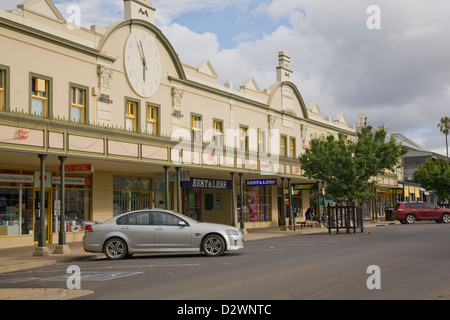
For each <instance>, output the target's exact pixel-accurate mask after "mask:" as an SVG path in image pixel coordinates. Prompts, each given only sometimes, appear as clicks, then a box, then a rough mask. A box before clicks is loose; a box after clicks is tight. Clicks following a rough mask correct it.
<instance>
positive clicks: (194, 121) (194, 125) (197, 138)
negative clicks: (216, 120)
mask: <svg viewBox="0 0 450 320" xmlns="http://www.w3.org/2000/svg"><path fill="white" fill-rule="evenodd" d="M191 129H192V141H193V142H200V143H201V142H202V139H203V137H202V118H201V117H200V116H198V115H193V116H192V117H191Z"/></svg>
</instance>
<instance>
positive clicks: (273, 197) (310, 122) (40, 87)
mask: <svg viewBox="0 0 450 320" xmlns="http://www.w3.org/2000/svg"><path fill="white" fill-rule="evenodd" d="M155 14H156V10H155V9H154V8H153V7H152V5H151V3H150V2H148V1H145V0H143V1H138V0H125V1H124V20H121V21H117V22H115V23H113V24H111V25H110V26H108V27H106V28H102V27H98V26H92V27H91V28H90V29H85V28H80V27H78V26H76V25H72V24H70V23H68V22H67V21H66V20H65V19H64V18H63V16H62V15H61V13H60V12H59V11H58V10H57V8H56V7H55V6H54V4H53V3H52V2H51V1H50V0H28V1H25V2H23V3H21V4H18V5H17V8H16V9H12V10H9V11H0V79H1V82H0V103H1V105H0V154H1V156H0V220H1V223H0V247H13V246H23V245H30V244H33V243H34V241H37V234H38V230H39V226H40V222H39V221H41V220H40V219H38V217H40V216H44V217H45V226H46V241H48V242H49V243H56V242H58V232H59V231H60V228H61V227H60V223H59V218H60V216H61V206H62V207H63V210H64V213H65V220H66V223H65V225H64V227H63V228H64V229H65V232H66V235H67V242H70V241H79V240H81V238H82V234H83V232H82V230H83V226H84V225H83V222H84V221H87V220H97V221H104V220H106V219H108V218H110V217H112V216H114V215H117V214H120V213H123V212H126V211H128V210H135V209H144V208H169V209H174V210H177V211H180V212H182V213H184V214H186V215H188V216H191V217H194V218H196V219H199V220H200V221H209V222H219V223H224V224H234V225H241V226H243V227H244V228H255V227H268V226H286V225H288V224H289V223H291V219H290V218H291V216H292V217H293V218H294V219H303V218H304V217H303V215H304V211H305V210H306V208H307V207H308V206H309V203H310V201H311V200H312V199H313V198H314V197H317V193H318V190H317V182H316V181H310V180H308V179H306V178H305V177H303V176H302V170H301V167H300V165H299V162H298V159H297V158H298V155H299V154H301V153H302V152H303V150H304V149H305V148H306V146H307V145H308V142H309V140H310V139H311V137H312V136H314V135H320V134H336V135H337V134H338V133H339V132H343V133H345V134H347V135H348V136H349V137H355V135H356V130H355V127H354V126H353V125H351V126H349V124H348V123H347V120H346V117H345V115H344V114H338V115H337V116H336V118H335V119H334V120H331V119H329V118H325V119H324V118H323V117H322V113H321V110H320V108H319V106H318V105H317V104H314V105H312V106H310V107H309V108H307V107H306V105H305V103H304V101H303V98H302V96H301V93H300V91H299V89H298V88H297V86H296V85H295V84H294V83H293V82H292V80H291V79H292V74H293V71H292V70H291V66H290V55H289V53H288V52H287V51H280V52H279V53H278V64H276V63H274V66H276V71H277V72H276V74H277V77H276V79H274V84H273V85H272V86H271V87H269V88H267V89H260V88H259V86H258V84H257V82H256V80H255V79H254V78H251V77H250V78H248V79H247V80H245V81H244V82H243V84H242V85H240V86H239V87H233V85H232V84H231V83H230V82H226V83H225V84H224V85H221V84H219V82H218V80H217V79H218V75H217V73H216V71H215V70H214V67H213V66H212V64H211V63H210V61H202V62H199V64H198V65H197V66H195V67H194V66H188V65H186V64H183V63H182V61H181V60H180V57H179V56H178V55H177V53H176V49H175V48H174V47H173V46H172V44H171V43H170V42H169V40H168V39H167V38H166V37H165V36H164V34H163V33H162V32H161V30H160V29H158V27H156V26H155V19H154V17H155ZM274 58H276V53H274ZM274 62H275V59H274ZM230 68H239V66H237V65H233V66H230ZM61 167H63V168H64V170H63V171H64V174H65V177H64V189H65V195H64V200H63V201H62V200H61V192H60V189H61V185H62V183H61V180H62V179H61V176H60V170H61ZM42 177H44V179H42ZM289 186H290V187H291V190H292V192H291V193H289V192H286V191H285V192H282V191H281V190H283V189H284V190H287V189H288V187H289ZM43 189H44V190H45V191H43ZM289 194H290V195H291V197H292V198H291V199H290V201H291V202H290V205H285V203H286V201H288V200H289ZM241 195H242V197H241ZM241 208H242V216H243V221H242V223H241V219H240V218H241ZM41 212H42V214H41Z"/></svg>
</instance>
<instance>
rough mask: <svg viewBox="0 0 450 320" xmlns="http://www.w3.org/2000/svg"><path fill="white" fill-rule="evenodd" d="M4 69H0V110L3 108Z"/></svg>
mask: <svg viewBox="0 0 450 320" xmlns="http://www.w3.org/2000/svg"><path fill="white" fill-rule="evenodd" d="M5 87H6V70H3V69H0V110H5Z"/></svg>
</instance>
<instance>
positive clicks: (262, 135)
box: [258, 129, 267, 154]
mask: <svg viewBox="0 0 450 320" xmlns="http://www.w3.org/2000/svg"><path fill="white" fill-rule="evenodd" d="M266 136H267V135H266V130H265V129H258V153H259V154H267V139H266Z"/></svg>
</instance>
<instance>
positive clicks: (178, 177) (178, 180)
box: [175, 167, 181, 213]
mask: <svg viewBox="0 0 450 320" xmlns="http://www.w3.org/2000/svg"><path fill="white" fill-rule="evenodd" d="M180 169H181V168H180V167H176V168H175V170H176V171H177V211H178V212H179V213H181V173H180Z"/></svg>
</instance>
